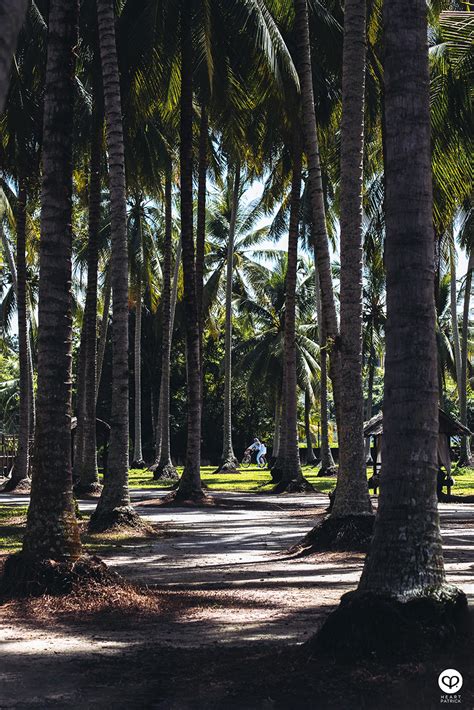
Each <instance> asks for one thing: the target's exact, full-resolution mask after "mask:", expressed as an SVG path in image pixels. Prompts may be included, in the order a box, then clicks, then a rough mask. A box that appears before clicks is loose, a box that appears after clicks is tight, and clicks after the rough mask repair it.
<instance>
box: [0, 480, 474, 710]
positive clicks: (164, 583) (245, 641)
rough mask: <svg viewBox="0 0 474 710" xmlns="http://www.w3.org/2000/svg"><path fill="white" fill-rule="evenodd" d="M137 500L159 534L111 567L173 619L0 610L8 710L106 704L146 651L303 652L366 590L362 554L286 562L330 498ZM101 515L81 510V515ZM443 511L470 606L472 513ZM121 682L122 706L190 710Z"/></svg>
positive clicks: (0, 699) (130, 548) (14, 500)
mask: <svg viewBox="0 0 474 710" xmlns="http://www.w3.org/2000/svg"><path fill="white" fill-rule="evenodd" d="M133 495H134V502H135V504H136V506H137V509H138V511H139V513H140V514H141V515H143V517H145V518H147V519H148V520H150V521H151V522H152V523H154V524H157V525H159V526H160V529H161V530H162V534H160V535H159V536H158V537H157V538H155V539H140V540H135V541H129V542H126V543H124V544H123V546H122V547H121V548H120V549H119V550H116V551H114V552H113V553H107V554H104V555H103V559H104V560H105V561H106V562H107V563H108V564H109V565H110V566H112V567H113V568H114V569H116V570H117V571H119V572H120V573H121V574H122V575H123V576H124V577H126V578H128V579H131V580H134V581H140V582H145V583H146V584H148V585H153V586H154V587H155V588H157V589H158V590H160V592H162V593H163V595H164V597H166V600H167V607H166V612H165V613H163V614H162V615H159V616H157V617H156V616H155V618H154V619H151V620H150V619H147V621H146V623H145V622H143V621H142V622H140V621H138V620H136V619H132V618H129V619H126V620H120V621H117V623H110V619H108V620H107V623H103V624H102V623H101V620H100V619H97V618H94V619H84V622H83V623H80V624H74V625H71V624H68V623H67V622H64V623H63V622H61V623H59V622H58V623H54V624H53V625H52V624H51V622H42V621H41V620H38V619H34V618H33V619H21V620H12V619H11V617H10V616H9V613H8V608H6V609H5V608H4V609H3V611H2V610H0V622H2V624H1V629H0V643H1V649H2V650H1V653H0V658H1V662H0V708H23V707H25V708H26V707H74V708H82V707H84V708H88V707H101V706H102V703H105V702H109V701H110V698H111V688H110V679H108V680H107V682H105V681H104V679H103V678H102V677H101V673H100V669H101V667H104V664H105V665H106V664H107V663H110V662H111V661H113V660H114V659H118V660H119V659H123V658H124V657H125V656H126V654H129V653H131V652H133V651H134V650H135V651H136V650H138V649H140V650H142V649H144V650H143V652H144V653H146V652H147V651H146V649H148V652H150V649H151V648H152V649H153V653H157V652H158V651H157V649H159V653H161V654H166V653H167V649H168V650H169V653H171V652H172V649H182V650H183V652H187V651H189V652H191V653H192V654H193V657H196V653H197V654H199V653H200V652H202V653H206V652H212V653H217V654H219V653H223V654H225V653H226V652H227V649H229V648H230V647H232V648H233V647H236V646H238V647H244V648H245V649H247V651H246V653H247V652H248V653H253V652H255V651H258V649H260V648H262V647H263V646H264V647H269V646H270V647H272V646H274V647H275V648H276V647H281V646H282V645H285V646H286V645H287V644H292V645H296V644H301V643H302V642H304V641H305V640H306V639H307V638H308V636H309V635H311V634H312V633H314V631H315V629H316V628H317V626H318V623H320V622H321V620H322V619H323V618H324V616H326V614H327V613H328V612H329V611H330V610H331V608H333V607H334V605H336V604H337V603H338V600H339V598H340V596H341V595H342V594H344V593H345V592H347V591H349V590H351V589H353V588H354V587H355V586H356V584H357V580H358V578H359V575H360V572H361V568H362V563H363V556H362V555H360V554H343V553H332V554H327V553H324V554H323V553H321V554H318V555H313V556H311V557H307V558H303V559H292V558H289V557H288V556H287V555H286V553H285V551H286V550H287V548H288V547H289V546H291V545H292V544H294V543H295V542H296V541H298V540H299V539H300V538H301V537H302V536H303V535H304V534H305V533H306V532H307V531H308V530H309V529H310V528H311V527H312V525H313V523H314V520H315V518H316V516H317V515H319V514H321V513H322V512H323V511H324V508H325V506H326V504H327V497H326V496H323V495H320V494H314V495H313V494H311V495H288V496H283V497H279V498H278V499H276V498H275V497H274V496H269V495H258V496H255V495H244V494H228V493H226V494H225V495H224V494H218V496H219V497H221V498H225V499H226V500H227V501H228V506H229V507H225V508H224V507H215V508H204V509H192V508H185V509H183V508H165V507H161V506H158V505H156V492H153V491H135V492H134V494H133ZM0 503H3V504H5V503H6V504H10V505H18V504H24V503H25V498H24V497H20V496H16V497H15V496H7V495H5V494H2V495H0ZM92 506H93V504H92V503H83V504H81V508H82V509H83V510H88V509H91V508H92ZM440 514H441V525H442V534H443V540H444V549H445V559H446V569H447V576H448V580H449V581H450V582H452V583H453V584H456V585H458V586H460V587H462V588H463V589H464V591H465V592H466V593H467V594H468V596H469V598H470V602H471V604H472V603H473V601H474V564H473V558H474V555H473V551H474V505H453V504H449V505H448V504H442V505H440ZM2 617H3V618H2ZM219 649H222V651H219ZM91 668H92V669H94V672H95V673H96V675H95V676H94V677H95V680H94V691H93V693H92V695H91V689H90V687H86V686H90V678H89V682H88V683H87V684H86V682H85V680H84V678H85V677H89V671H90V669H91ZM81 669H82V670H81ZM88 669H89V670H88ZM85 671H86V674H85V675H84V672H85ZM81 679H82V680H81ZM117 683H118V686H117V687H116V688H115V690H114V693H115V705H114V706H116V707H188V706H189V707H191V706H192V705H180V704H179V703H178V704H177V705H173V704H172V703H170V702H169V701H167V702H166V703H165V704H164V705H161V704H160V703H158V702H157V704H152V705H150V703H149V701H147V702H145V701H144V704H143V705H140V703H139V702H138V701H137V703H134V704H132V705H130V702H129V701H127V702H125V701H124V704H121V702H120V698H121V697H122V699H123V698H124V697H125V696H122V695H121V692H122V691H121V690H120V678H118V680H117ZM114 693H112V695H114ZM196 707H198V706H196Z"/></svg>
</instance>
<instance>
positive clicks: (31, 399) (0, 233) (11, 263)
mask: <svg viewBox="0 0 474 710" xmlns="http://www.w3.org/2000/svg"><path fill="white" fill-rule="evenodd" d="M25 236H26V235H25ZM0 238H1V241H2V245H3V251H4V254H5V257H6V260H7V264H8V268H9V269H10V275H11V279H12V283H13V289H14V292H15V298H16V300H17V302H18V278H17V273H16V264H15V259H14V257H13V253H12V249H11V246H10V242H9V241H8V239H7V237H6V234H5V231H4V230H3V228H2V226H1V224H0ZM17 248H18V247H17ZM25 268H26V267H25ZM25 278H26V277H25ZM25 284H26V281H25ZM25 289H26V285H25ZM25 292H26V291H25ZM25 298H26V296H25ZM26 316H27V360H28V406H29V417H28V419H29V436H30V439H31V438H32V436H34V431H35V393H34V387H33V375H34V373H33V357H32V352H31V338H30V317H29V308H28V300H27V299H26ZM29 463H31V462H29Z"/></svg>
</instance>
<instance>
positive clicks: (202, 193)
mask: <svg viewBox="0 0 474 710" xmlns="http://www.w3.org/2000/svg"><path fill="white" fill-rule="evenodd" d="M208 132H209V124H208V117H207V110H206V107H205V106H201V123H200V126H199V158H198V193H197V223H196V294H197V302H198V314H199V338H200V341H199V342H200V352H201V380H202V374H203V373H202V338H203V329H204V322H203V317H204V315H203V311H202V293H203V287H204V247H205V240H206V197H207V144H208ZM201 384H202V381H201Z"/></svg>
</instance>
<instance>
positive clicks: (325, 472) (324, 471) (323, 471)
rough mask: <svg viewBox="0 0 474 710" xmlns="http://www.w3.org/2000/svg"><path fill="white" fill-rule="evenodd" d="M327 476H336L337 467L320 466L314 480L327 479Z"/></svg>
mask: <svg viewBox="0 0 474 710" xmlns="http://www.w3.org/2000/svg"><path fill="white" fill-rule="evenodd" d="M328 476H337V466H324V467H323V466H321V468H320V469H319V471H318V472H317V474H316V478H327V477H328Z"/></svg>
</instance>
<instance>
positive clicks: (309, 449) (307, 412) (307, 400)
mask: <svg viewBox="0 0 474 710" xmlns="http://www.w3.org/2000/svg"><path fill="white" fill-rule="evenodd" d="M304 431H305V436H306V463H307V464H313V463H316V456H315V455H314V451H313V440H312V436H311V395H310V393H309V391H308V390H306V391H305V393H304Z"/></svg>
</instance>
